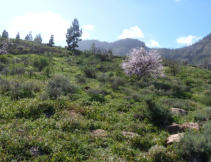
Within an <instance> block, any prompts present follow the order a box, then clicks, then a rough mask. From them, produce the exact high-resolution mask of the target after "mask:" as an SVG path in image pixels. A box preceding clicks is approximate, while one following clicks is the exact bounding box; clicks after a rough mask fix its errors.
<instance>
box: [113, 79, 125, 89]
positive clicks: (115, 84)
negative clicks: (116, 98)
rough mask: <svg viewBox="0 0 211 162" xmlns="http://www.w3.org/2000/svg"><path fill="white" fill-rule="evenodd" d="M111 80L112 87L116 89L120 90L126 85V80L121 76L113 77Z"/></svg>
mask: <svg viewBox="0 0 211 162" xmlns="http://www.w3.org/2000/svg"><path fill="white" fill-rule="evenodd" d="M110 82H111V87H112V89H114V90H118V89H119V88H120V86H124V84H125V80H124V79H123V78H120V77H113V78H111V80H110Z"/></svg>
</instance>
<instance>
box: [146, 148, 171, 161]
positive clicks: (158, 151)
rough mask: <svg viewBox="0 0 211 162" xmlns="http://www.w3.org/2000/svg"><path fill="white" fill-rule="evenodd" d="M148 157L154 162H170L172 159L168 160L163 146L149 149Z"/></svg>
mask: <svg viewBox="0 0 211 162" xmlns="http://www.w3.org/2000/svg"><path fill="white" fill-rule="evenodd" d="M149 155H150V156H151V158H152V160H153V161H155V162H170V161H172V159H169V157H168V155H167V151H166V148H165V147H163V146H159V145H155V146H152V147H151V148H150V149H149Z"/></svg>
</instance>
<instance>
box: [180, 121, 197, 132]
mask: <svg viewBox="0 0 211 162" xmlns="http://www.w3.org/2000/svg"><path fill="white" fill-rule="evenodd" d="M182 128H183V129H195V130H199V128H200V126H199V124H198V123H193V122H186V123H184V124H182Z"/></svg>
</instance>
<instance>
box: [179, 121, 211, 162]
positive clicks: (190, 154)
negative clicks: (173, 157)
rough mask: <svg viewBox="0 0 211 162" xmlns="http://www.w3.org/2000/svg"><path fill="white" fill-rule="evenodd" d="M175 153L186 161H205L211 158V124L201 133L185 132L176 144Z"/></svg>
mask: <svg viewBox="0 0 211 162" xmlns="http://www.w3.org/2000/svg"><path fill="white" fill-rule="evenodd" d="M176 152H177V153H178V154H179V155H180V156H181V157H183V158H184V159H185V160H187V161H205V162H208V161H209V159H210V158H211V122H209V123H208V124H206V125H205V126H204V128H203V130H202V132H187V133H186V134H185V136H184V138H182V140H181V141H180V142H179V143H178V145H177V149H176Z"/></svg>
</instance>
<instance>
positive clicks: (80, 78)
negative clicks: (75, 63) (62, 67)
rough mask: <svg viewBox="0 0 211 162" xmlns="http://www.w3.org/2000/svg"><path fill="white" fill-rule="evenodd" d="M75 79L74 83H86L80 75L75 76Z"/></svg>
mask: <svg viewBox="0 0 211 162" xmlns="http://www.w3.org/2000/svg"><path fill="white" fill-rule="evenodd" d="M75 79H76V82H77V83H79V84H84V83H86V78H85V77H84V76H83V75H81V74H78V75H76V77H75Z"/></svg>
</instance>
